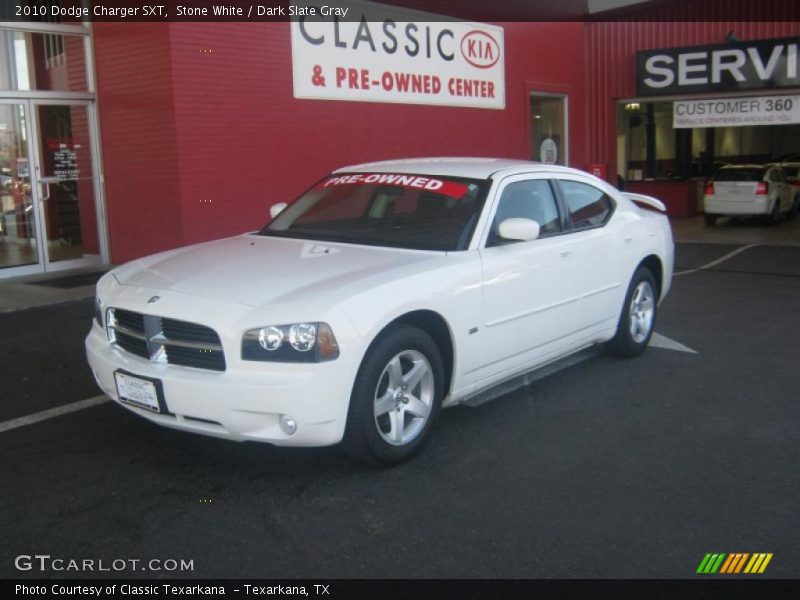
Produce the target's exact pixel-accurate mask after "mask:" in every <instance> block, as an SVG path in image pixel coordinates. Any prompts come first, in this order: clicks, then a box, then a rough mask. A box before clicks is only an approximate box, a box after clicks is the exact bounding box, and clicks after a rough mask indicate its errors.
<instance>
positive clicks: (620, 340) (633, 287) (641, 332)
mask: <svg viewBox="0 0 800 600" xmlns="http://www.w3.org/2000/svg"><path fill="white" fill-rule="evenodd" d="M656 289H657V288H656V282H655V278H654V277H653V274H652V273H651V272H650V270H649V269H648V268H646V267H639V268H638V269H636V272H635V273H634V274H633V278H632V279H631V283H630V286H628V293H627V294H626V295H625V303H624V304H623V306H622V312H621V314H620V317H619V322H618V323H617V333H616V335H615V336H614V337H613V339H612V340H611V341H610V342H608V343H607V345H606V347H607V348H608V350H609V351H611V352H612V353H614V354H617V355H619V356H636V355H637V354H641V353H642V352H644V349H645V348H647V344H648V343H649V342H650V337H651V336H652V335H653V329H654V328H655V324H656V313H657V311H658V298H657V296H656Z"/></svg>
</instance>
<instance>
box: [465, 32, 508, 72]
mask: <svg viewBox="0 0 800 600" xmlns="http://www.w3.org/2000/svg"><path fill="white" fill-rule="evenodd" d="M461 55H462V56H463V57H464V60H466V61H467V62H468V63H469V64H471V65H472V66H473V67H477V68H479V69H488V68H490V67H493V66H495V65H496V64H497V61H498V60H500V45H499V44H498V43H497V40H495V39H494V38H493V37H492V36H491V35H489V34H488V33H486V32H485V31H480V30H478V29H473V30H472V31H470V32H469V33H465V34H464V37H462V38H461Z"/></svg>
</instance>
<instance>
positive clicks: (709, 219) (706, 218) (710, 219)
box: [703, 213, 717, 226]
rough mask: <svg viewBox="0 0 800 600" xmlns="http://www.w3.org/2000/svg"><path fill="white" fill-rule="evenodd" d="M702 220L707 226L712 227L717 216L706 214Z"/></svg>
mask: <svg viewBox="0 0 800 600" xmlns="http://www.w3.org/2000/svg"><path fill="white" fill-rule="evenodd" d="M703 220H704V221H705V222H706V225H709V226H711V225H714V223H716V222H717V215H711V214H709V213H706V214H705V215H703Z"/></svg>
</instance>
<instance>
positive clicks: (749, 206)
mask: <svg viewBox="0 0 800 600" xmlns="http://www.w3.org/2000/svg"><path fill="white" fill-rule="evenodd" d="M796 208H797V205H796V204H795V202H794V194H793V190H792V186H790V185H789V182H788V181H787V180H786V175H785V174H784V172H783V169H781V167H780V166H777V165H729V166H725V167H722V168H720V170H719V171H717V173H716V175H714V177H713V178H712V179H711V181H709V182H708V185H707V186H706V191H705V195H704V196H703V210H704V211H705V220H706V224H707V225H713V224H714V223H716V221H717V219H718V218H719V217H747V216H762V217H763V218H764V219H765V220H766V221H768V222H769V223H777V222H778V221H779V220H780V217H781V215H783V214H785V215H787V216H794V215H795V214H796Z"/></svg>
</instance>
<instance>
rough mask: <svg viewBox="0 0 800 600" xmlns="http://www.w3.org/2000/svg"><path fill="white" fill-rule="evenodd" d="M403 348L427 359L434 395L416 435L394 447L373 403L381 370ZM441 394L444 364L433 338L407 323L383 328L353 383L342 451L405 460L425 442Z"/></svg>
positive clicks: (369, 458)
mask: <svg viewBox="0 0 800 600" xmlns="http://www.w3.org/2000/svg"><path fill="white" fill-rule="evenodd" d="M404 350H416V351H418V352H421V353H422V354H424V355H425V358H427V359H428V362H429V363H430V365H431V369H432V370H433V377H434V398H433V402H432V406H431V414H430V416H429V417H428V421H427V422H426V423H425V427H424V428H423V430H422V431H421V432H420V433H419V435H418V436H417V437H416V438H415V439H414V440H413V441H411V442H410V443H408V444H405V445H403V446H393V445H392V444H389V443H388V442H386V441H385V440H384V439H383V438H382V437H381V436H380V433H379V432H378V428H377V425H376V424H375V417H374V408H373V405H374V402H375V389H376V388H377V386H378V378H379V377H380V376H381V374H382V373H383V369H384V368H385V367H386V365H387V364H388V362H389V361H390V360H391V359H392V358H393V357H394V356H396V355H397V354H399V353H400V352H402V351H404ZM443 395H444V365H443V363H442V358H441V356H440V353H439V349H438V347H437V346H436V343H435V342H434V341H433V339H431V337H430V336H429V335H428V334H427V333H425V332H424V331H423V330H421V329H419V328H417V327H413V326H410V325H397V326H393V327H392V328H391V329H388V330H386V331H384V332H383V333H382V334H381V335H380V336H379V337H378V338H377V339H376V340H375V341H374V342H373V343H372V345H371V346H370V348H369V349H368V350H367V352H366V354H365V356H364V360H363V361H362V363H361V366H360V367H359V370H358V375H357V376H356V380H355V383H354V384H353V391H352V394H351V396H350V408H349V410H348V415H347V425H346V428H345V435H344V440H343V445H344V449H345V451H346V452H347V453H348V454H349V455H350V456H351V457H352V458H355V459H356V460H359V461H361V462H367V463H372V464H384V465H393V464H399V463H401V462H404V461H406V460H408V459H409V458H410V457H411V456H413V455H414V454H415V453H416V452H417V451H418V450H419V449H420V448H421V447H422V445H423V444H424V443H425V441H426V439H427V437H428V433H429V431H430V429H431V427H432V426H433V423H434V421H435V420H436V416H437V414H438V412H439V410H440V408H441V404H442V398H443Z"/></svg>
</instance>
